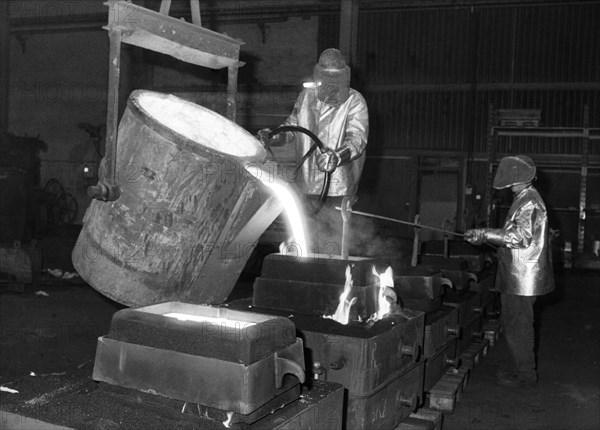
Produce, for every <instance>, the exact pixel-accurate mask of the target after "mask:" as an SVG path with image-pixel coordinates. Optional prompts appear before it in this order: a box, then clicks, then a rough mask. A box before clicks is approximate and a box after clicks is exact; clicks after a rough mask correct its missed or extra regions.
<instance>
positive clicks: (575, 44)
mask: <svg viewBox="0 0 600 430" xmlns="http://www.w3.org/2000/svg"><path fill="white" fill-rule="evenodd" d="M599 17H600V2H597V3H587V4H577V3H573V4H563V5H551V6H539V5H538V6H527V7H525V6H523V7H519V6H516V7H480V8H454V9H450V8H445V9H437V10H435V9H427V10H405V11H403V10H398V11H391V12H390V11H386V12H374V11H369V10H368V9H361V11H360V15H359V35H358V39H359V43H358V47H357V51H358V52H357V58H356V61H354V71H355V72H356V75H357V77H358V79H356V80H355V81H354V83H353V85H354V86H356V87H357V88H358V89H359V90H361V92H363V94H364V95H365V97H366V98H367V101H368V103H369V109H370V118H371V130H372V131H371V138H370V148H371V151H372V153H373V151H378V150H380V151H387V150H399V151H401V152H402V151H404V150H409V149H410V150H447V151H458V152H468V151H470V150H471V151H474V152H484V151H485V149H486V130H487V117H488V106H489V105H490V104H493V105H494V106H495V107H497V108H532V109H533V108H538V109H542V121H543V124H544V125H546V126H556V127H558V126H571V127H573V126H581V125H582V122H583V106H584V105H586V104H587V105H589V108H590V122H591V125H592V126H594V127H600V24H599V20H598V18H599ZM320 21H321V24H320V28H321V30H320V34H319V49H322V48H325V47H328V46H337V38H338V29H339V16H335V15H326V16H322V17H321V18H320ZM499 145H500V146H499V147H498V148H497V149H498V151H499V152H510V151H512V150H518V151H520V152H526V153H534V154H535V153H556V154H577V153H579V151H580V148H579V142H578V141H577V139H561V140H557V139H521V138H519V139H516V138H512V139H500V142H499ZM591 153H592V154H600V148H599V145H592V148H591Z"/></svg>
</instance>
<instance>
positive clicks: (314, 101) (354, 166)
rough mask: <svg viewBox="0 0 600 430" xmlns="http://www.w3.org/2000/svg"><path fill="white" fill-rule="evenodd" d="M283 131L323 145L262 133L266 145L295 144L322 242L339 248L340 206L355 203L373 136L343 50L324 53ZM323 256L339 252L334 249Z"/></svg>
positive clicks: (302, 184) (299, 177)
mask: <svg viewBox="0 0 600 430" xmlns="http://www.w3.org/2000/svg"><path fill="white" fill-rule="evenodd" d="M282 126H284V127H285V126H296V127H298V126H299V127H302V128H304V129H307V130H309V131H310V132H312V134H314V136H315V137H317V138H318V140H320V142H321V143H322V147H321V146H319V148H318V149H317V150H315V148H314V146H315V142H314V139H313V138H311V136H309V135H308V134H306V133H297V132H290V131H286V132H283V133H279V134H276V135H273V133H272V132H271V130H269V129H263V130H261V131H259V138H260V140H261V141H262V142H264V143H265V144H266V145H270V146H282V145H285V144H290V143H292V144H295V148H296V159H297V160H298V162H299V164H300V165H299V166H298V169H299V171H298V175H297V178H296V183H297V186H298V188H299V190H300V192H301V193H303V194H304V195H305V196H306V197H307V200H308V201H309V202H311V203H312V204H311V205H310V207H315V206H316V207H317V208H318V209H321V210H320V211H318V213H317V214H316V215H315V220H314V221H315V222H316V224H315V223H313V225H318V226H319V227H321V231H319V232H318V233H319V234H318V235H319V237H321V238H324V237H328V238H329V239H330V240H333V242H330V243H329V246H331V245H335V246H337V247H338V248H339V247H341V243H340V242H339V239H340V237H339V231H340V227H339V225H340V224H341V222H342V219H341V217H340V213H339V212H337V211H336V210H335V206H342V201H344V205H345V206H346V207H348V208H349V206H350V205H351V204H352V203H353V202H354V200H355V196H356V192H357V188H358V183H359V180H360V176H361V173H362V170H363V166H364V162H365V148H366V146H367V138H368V132H369V115H368V110H367V103H366V102H365V99H364V98H363V96H362V95H361V94H360V93H359V92H358V91H356V90H354V89H353V88H350V67H349V66H348V65H347V64H346V61H345V59H344V57H343V55H342V53H341V52H340V51H339V50H337V49H333V48H330V49H326V50H325V51H323V52H322V54H321V56H320V58H319V62H318V64H316V65H315V68H314V82H312V83H310V84H308V85H306V84H305V88H304V89H303V90H302V92H301V93H300V95H299V96H298V99H297V100H296V103H295V105H294V109H293V111H292V113H291V114H290V115H289V117H288V118H287V120H286V121H285V122H284V123H283V124H282ZM276 130H277V129H276ZM274 131H275V130H274ZM311 150H312V152H311ZM307 154H310V155H309V156H308V157H307ZM324 184H325V186H324ZM314 233H315V232H313V236H315V234H314ZM321 246H323V245H321ZM326 246H327V245H326ZM322 251H325V252H332V253H334V252H335V250H334V249H333V248H330V249H328V250H322ZM338 252H339V250H338Z"/></svg>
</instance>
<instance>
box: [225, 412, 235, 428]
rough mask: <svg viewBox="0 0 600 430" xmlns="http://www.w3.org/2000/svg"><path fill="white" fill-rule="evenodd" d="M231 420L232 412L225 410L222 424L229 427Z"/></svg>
mask: <svg viewBox="0 0 600 430" xmlns="http://www.w3.org/2000/svg"><path fill="white" fill-rule="evenodd" d="M231 420H233V412H227V419H226V420H225V421H223V425H224V426H225V427H226V428H230V427H231Z"/></svg>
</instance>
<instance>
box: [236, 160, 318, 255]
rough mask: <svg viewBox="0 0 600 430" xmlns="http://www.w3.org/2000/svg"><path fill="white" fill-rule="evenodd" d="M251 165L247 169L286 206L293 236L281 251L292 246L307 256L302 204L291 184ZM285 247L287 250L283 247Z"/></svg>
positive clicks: (283, 245)
mask: <svg viewBox="0 0 600 430" xmlns="http://www.w3.org/2000/svg"><path fill="white" fill-rule="evenodd" d="M250 167H252V168H246V170H247V171H248V172H249V173H250V174H251V175H252V176H254V177H255V178H256V179H258V180H259V181H260V182H261V183H262V184H263V185H265V186H267V187H268V188H270V189H271V191H273V194H275V196H276V197H277V198H278V199H279V201H281V202H282V203H283V207H284V208H285V214H286V217H287V220H288V223H289V227H290V229H291V230H292V235H293V236H292V238H291V239H290V240H288V241H287V242H285V243H282V244H281V245H280V246H279V250H280V252H281V253H282V254H287V253H289V250H290V248H291V249H293V250H295V255H296V256H298V257H306V256H307V255H308V246H307V245H306V233H305V231H304V223H303V222H302V215H301V212H300V205H299V204H298V201H297V200H296V197H295V196H294V194H293V193H292V191H291V188H290V186H289V185H288V184H287V183H286V182H284V181H282V180H281V179H280V178H277V177H276V176H274V175H272V174H270V173H269V172H267V171H265V170H264V169H263V168H261V167H260V166H259V167H258V168H257V166H250ZM284 247H285V250H284V249H283V248H284ZM285 251H287V252H285Z"/></svg>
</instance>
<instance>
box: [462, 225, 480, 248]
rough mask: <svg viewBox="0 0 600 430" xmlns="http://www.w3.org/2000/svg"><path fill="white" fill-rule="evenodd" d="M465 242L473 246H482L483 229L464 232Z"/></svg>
mask: <svg viewBox="0 0 600 430" xmlns="http://www.w3.org/2000/svg"><path fill="white" fill-rule="evenodd" d="M465 240H466V241H467V242H469V243H472V244H473V245H482V244H483V243H484V242H485V229H483V228H474V229H471V230H467V231H466V232H465Z"/></svg>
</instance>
